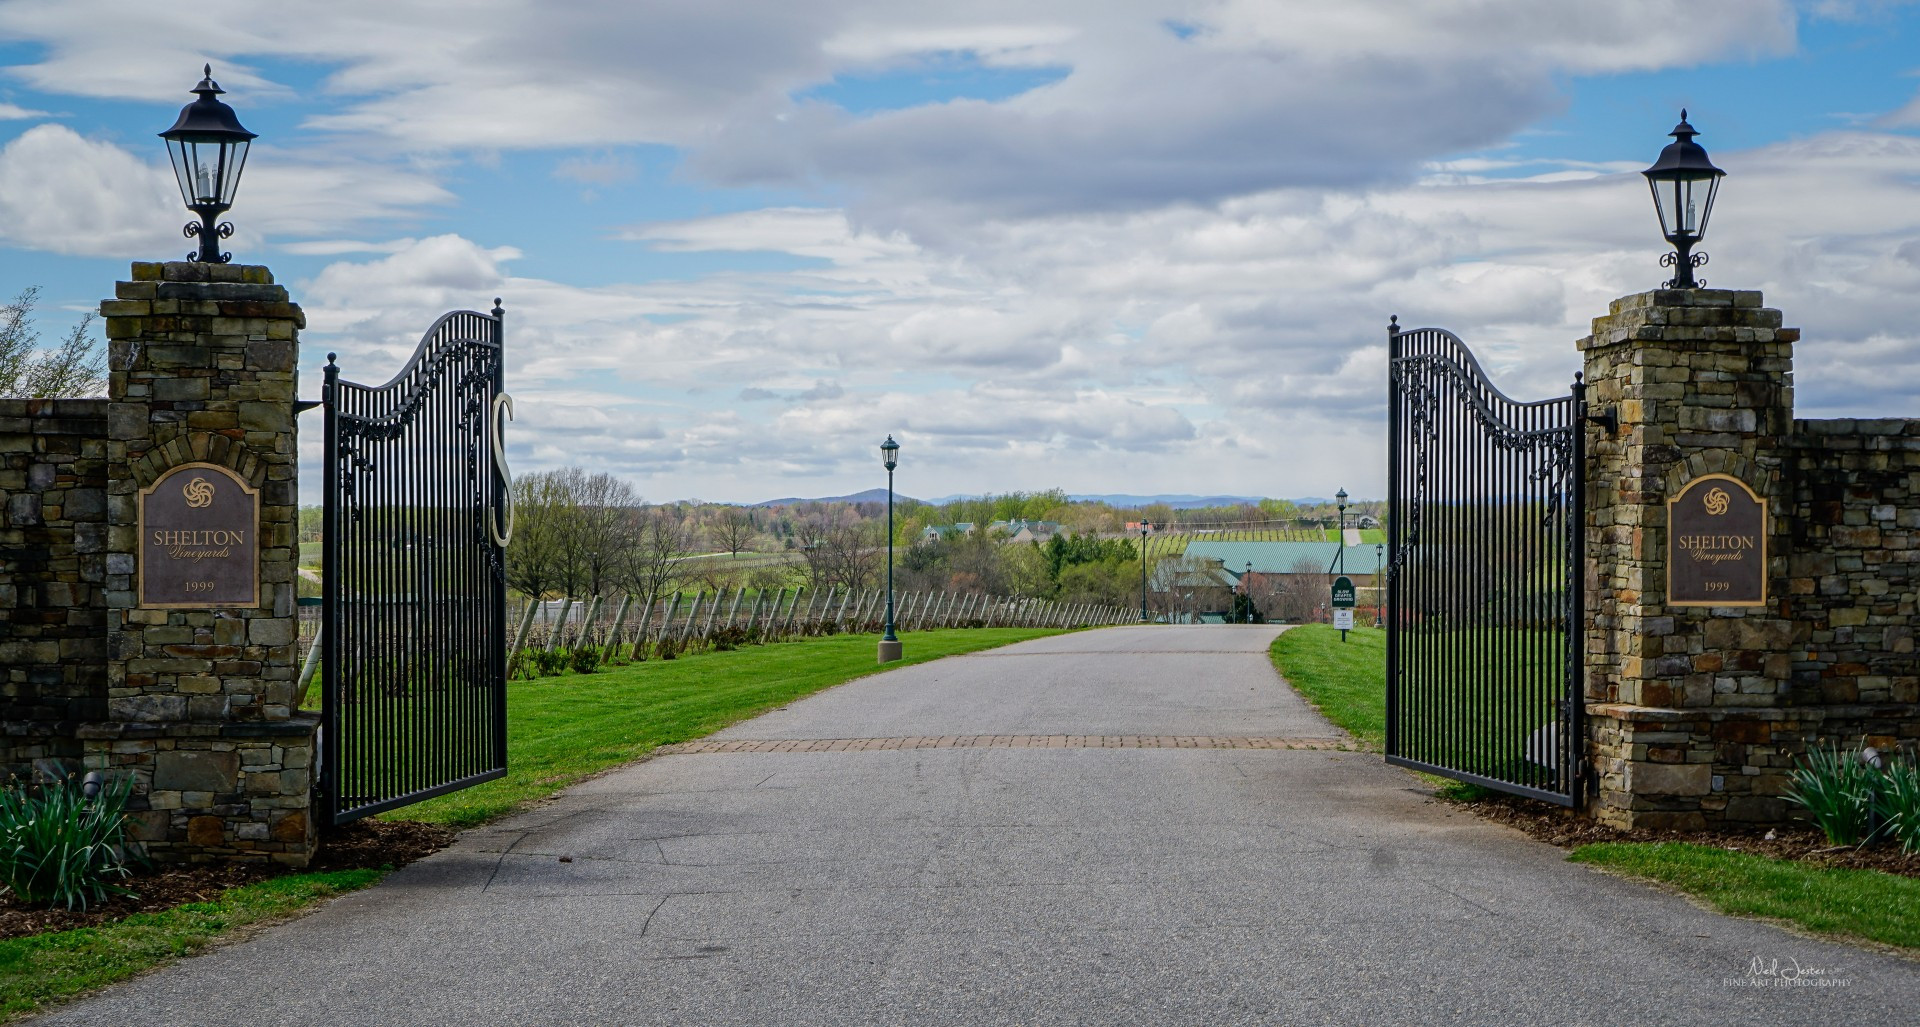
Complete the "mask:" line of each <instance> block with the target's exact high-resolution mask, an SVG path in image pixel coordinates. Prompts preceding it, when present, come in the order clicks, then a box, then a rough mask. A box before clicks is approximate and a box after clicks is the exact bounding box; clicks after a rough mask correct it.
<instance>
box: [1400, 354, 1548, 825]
mask: <svg viewBox="0 0 1920 1027" xmlns="http://www.w3.org/2000/svg"><path fill="white" fill-rule="evenodd" d="M1389 356H1390V360H1389V371H1388V379H1389V381H1388V393H1389V397H1390V402H1389V407H1388V422H1389V423H1388V430H1389V436H1390V442H1389V447H1390V452H1389V456H1388V460H1389V476H1390V477H1389V484H1388V521H1387V527H1388V538H1389V541H1390V543H1391V552H1392V563H1391V565H1390V569H1389V575H1388V578H1387V582H1388V585H1387V761H1388V762H1389V763H1395V764H1399V765H1401V766H1405V767H1412V768H1414V769H1416V770H1424V771H1428V772H1431V773H1435V774H1441V775H1444V776H1447V777H1451V778H1456V779H1458V780H1462V781H1469V782H1473V783H1475V784H1480V785H1484V786H1486V787H1489V788H1495V789H1499V790H1501V791H1506V792H1516V793H1519V794H1521V795H1528V796H1532V797H1534V798H1538V799H1545V800H1548V801H1550V802H1556V803H1560V804H1562V805H1568V806H1577V805H1579V804H1580V801H1581V797H1582V796H1581V792H1582V779H1583V771H1582V765H1581V764H1582V759H1583V755H1584V754H1583V751H1582V750H1583V748H1584V747H1583V745H1582V743H1581V739H1582V730H1581V703H1580V699H1581V694H1580V685H1579V682H1580V677H1581V654H1582V649H1583V646H1582V640H1581V632H1582V630H1583V628H1582V624H1583V622H1584V620H1585V618H1584V616H1583V615H1582V612H1581V604H1582V591H1581V589H1582V575H1583V573H1584V566H1585V562H1586V561H1585V553H1584V544H1583V543H1584V538H1585V534H1584V530H1583V528H1582V521H1583V520H1584V514H1583V510H1582V498H1581V493H1582V485H1583V479H1582V474H1581V470H1582V468H1583V467H1584V466H1585V453H1584V447H1585V441H1584V432H1583V430H1582V428H1581V425H1582V423H1583V421H1584V419H1585V415H1586V411H1585V403H1586V401H1585V396H1584V392H1585V388H1586V386H1585V385H1583V384H1581V383H1580V381H1579V379H1578V376H1576V377H1575V381H1574V385H1573V388H1572V391H1571V392H1570V394H1568V395H1566V396H1562V397H1558V398H1555V399H1546V400H1540V401H1537V402H1533V403H1521V402H1517V401H1515V400H1512V399H1509V398H1507V396H1506V395H1505V394H1504V393H1502V392H1501V391H1500V390H1499V389H1497V388H1495V387H1494V386H1493V383H1492V382H1491V381H1489V380H1488V378H1487V375H1486V373H1485V372H1484V371H1483V370H1481V368H1480V362H1479V361H1478V360H1476V359H1474V356H1473V353H1472V352H1471V351H1469V350H1468V349H1467V347H1466V344H1465V343H1463V342H1461V341H1460V339H1459V337H1458V336H1455V335H1454V334H1453V333H1451V332H1447V331H1443V330H1441V329H1437V328H1418V329H1411V330H1402V329H1401V328H1400V327H1399V324H1398V319H1397V318H1396V319H1395V324H1394V325H1393V326H1392V327H1391V328H1390V329H1389Z"/></svg>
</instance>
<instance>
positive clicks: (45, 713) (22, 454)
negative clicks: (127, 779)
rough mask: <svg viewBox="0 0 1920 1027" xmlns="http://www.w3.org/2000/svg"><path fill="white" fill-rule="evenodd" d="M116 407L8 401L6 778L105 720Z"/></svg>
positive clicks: (0, 407) (2, 757)
mask: <svg viewBox="0 0 1920 1027" xmlns="http://www.w3.org/2000/svg"><path fill="white" fill-rule="evenodd" d="M106 428H107V402H106V400H104V399H60V400H52V399H40V400H35V399H0V780H4V779H5V778H7V777H8V776H10V775H16V774H17V775H20V776H22V777H26V776H29V775H31V774H32V773H34V772H35V770H38V771H40V772H41V773H42V774H56V773H65V772H69V771H70V770H71V769H73V768H77V767H78V766H79V762H80V759H79V758H80V755H81V749H80V742H79V739H78V736H77V734H76V732H77V730H78V727H79V725H80V724H81V723H82V722H85V721H92V720H98V719H100V718H101V717H102V716H104V715H105V713H106V699H107V673H106V631H105V628H106V609H105V597H104V596H103V594H102V592H101V589H102V586H103V585H104V584H105V581H106V575H107V569H108V559H107V552H106V550H107V545H106V542H107V539H106V533H107V531H106V522H107V508H106V495H107V460H106Z"/></svg>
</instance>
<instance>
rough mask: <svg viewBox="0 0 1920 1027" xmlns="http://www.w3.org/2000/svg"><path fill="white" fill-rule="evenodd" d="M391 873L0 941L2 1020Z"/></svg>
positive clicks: (288, 881)
mask: <svg viewBox="0 0 1920 1027" xmlns="http://www.w3.org/2000/svg"><path fill="white" fill-rule="evenodd" d="M384 873H385V871H382V870H336V871H330V872H327V873H315V874H289V875H287V876H285V877H276V878H274V879H272V880H270V881H261V882H259V883H257V884H248V885H242V886H240V887H238V888H230V889H228V890H227V891H225V892H222V893H221V894H220V895H219V897H217V898H215V899H213V900H212V901H210V902H194V903H189V904H188V905H185V906H179V907H176V908H174V909H170V910H167V911H165V912H162V913H136V914H134V915H133V916H130V917H127V918H125V919H124V920H119V921H115V922H113V923H109V924H104V925H101V926H99V927H83V928H79V929H77V930H72V931H57V932H54V933H51V934H36V935H30V936H28V937H25V938H13V939H9V940H6V941H0V1020H5V1021H11V1020H14V1019H17V1018H19V1017H21V1016H24V1015H26V1014H28V1013H31V1012H33V1011H34V1010H35V1009H37V1008H39V1006H40V1005H41V1004H42V1003H46V1002H51V1001H57V1000H59V999H63V998H67V997H69V996H72V995H77V994H79V993H81V992H84V991H90V990H92V989H94V988H99V987H102V986H105V985H108V984H112V983H113V982H115V981H119V980H124V979H126V978H128V977H131V976H133V975H134V974H136V973H139V972H140V971H142V970H145V969H147V968H148V967H150V966H153V965H154V964H156V963H160V962H163V961H165V960H168V959H171V958H174V957H176V956H184V955H189V954H191V953H193V952H195V951H198V950H199V949H201V948H203V947H205V946H206V945H207V944H209V943H210V942H213V941H214V940H216V939H218V938H219V937H220V935H222V934H224V933H226V932H227V931H231V930H234V929H236V928H240V927H245V926H247V925H249V924H255V923H261V922H263V921H268V920H274V919H277V918H280V917H284V916H288V915H290V914H292V913H294V912H296V911H298V910H300V909H301V908H302V907H304V906H307V905H310V904H311V903H313V902H316V901H318V900H320V899H323V898H326V897H328V896H330V895H337V894H340V893H341V892H347V891H353V890H354V889H356V888H364V887H366V886H367V885H370V884H372V883H374V882H375V881H378V880H379V879H380V878H381V876H382V875H383V874H384ZM137 883H138V882H135V884H137Z"/></svg>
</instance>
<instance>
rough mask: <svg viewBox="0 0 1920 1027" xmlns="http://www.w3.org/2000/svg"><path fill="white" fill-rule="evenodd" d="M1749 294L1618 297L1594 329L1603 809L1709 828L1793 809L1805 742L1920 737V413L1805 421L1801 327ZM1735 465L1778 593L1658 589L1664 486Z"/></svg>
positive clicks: (1595, 706)
mask: <svg viewBox="0 0 1920 1027" xmlns="http://www.w3.org/2000/svg"><path fill="white" fill-rule="evenodd" d="M1781 325H1782V318H1781V314H1780V312H1779V311H1777V310H1773V309H1769V308H1767V307H1765V306H1764V305H1762V301H1761V296H1760V294H1759V293H1757V292H1745V291H1729V290H1717V289H1699V290H1690V291H1681V290H1660V291H1656V292H1648V293H1641V294H1639V295H1635V296H1628V297H1624V298H1622V299H1619V300H1616V301H1614V303H1613V304H1612V307H1611V309H1610V311H1609V313H1608V314H1607V315H1606V316H1604V317H1600V318H1596V319H1595V320H1594V323H1593V334H1592V335H1591V336H1589V337H1587V338H1585V339H1582V340H1581V341H1580V349H1581V350H1582V351H1583V353H1584V354H1585V358H1586V372H1585V373H1586V378H1587V382H1588V384H1589V385H1590V386H1591V388H1590V391H1589V394H1588V401H1589V403H1590V405H1591V407H1592V409H1593V410H1594V411H1596V412H1598V411H1603V410H1608V409H1611V410H1612V411H1613V412H1614V413H1615V414H1616V415H1617V417H1618V419H1619V427H1618V430H1617V431H1613V432H1608V431H1605V430H1603V429H1599V428H1590V429H1588V430H1589V436H1588V452H1589V454H1590V461H1589V466H1588V469H1587V481H1588V486H1587V489H1588V494H1587V525H1586V530H1587V546H1588V567H1587V581H1586V592H1587V595H1586V604H1587V610H1588V614H1589V620H1588V624H1587V626H1586V647H1587V679H1586V682H1585V689H1586V698H1587V704H1588V705H1587V712H1588V717H1589V721H1588V727H1589V754H1590V758H1591V760H1592V769H1593V773H1594V776H1595V778H1596V782H1597V796H1596V800H1597V801H1596V802H1595V803H1594V806H1593V809H1594V812H1595V815H1596V816H1598V817H1599V818H1600V819H1601V820H1603V821H1605V822H1608V823H1613V824H1616V825H1620V826H1641V827H1656V828H1678V829H1699V828H1704V827H1708V826H1715V825H1718V824H1720V823H1722V822H1742V821H1744V822H1770V821H1778V820H1781V819H1784V818H1786V817H1787V816H1789V815H1790V813H1791V810H1789V808H1788V807H1787V804H1786V803H1785V802H1784V800H1782V798H1781V795H1782V793H1783V792H1784V790H1785V788H1786V784H1787V777H1786V775H1787V773H1788V771H1789V770H1790V769H1791V768H1792V766H1793V764H1794V761H1795V760H1796V759H1797V758H1799V757H1800V756H1801V755H1803V754H1804V753H1805V752H1806V750H1807V748H1808V747H1809V746H1812V745H1816V744H1827V743H1829V742H1839V743H1841V744H1857V743H1859V742H1860V741H1861V740H1862V739H1865V740H1866V741H1868V742H1869V743H1871V744H1877V745H1881V746H1890V745H1897V744H1903V743H1904V744H1912V743H1913V742H1914V741H1915V740H1916V739H1917V738H1920V702H1916V700H1920V695H1916V683H1920V677H1916V674H1917V673H1920V672H1917V671H1916V667H1915V661H1914V655H1913V648H1912V647H1913V628H1914V625H1915V621H1916V611H1915V604H1916V599H1917V598H1920V597H1917V596H1916V588H1917V587H1920V572H1916V569H1915V561H1916V560H1920V546H1917V545H1916V539H1920V506H1917V505H1916V503H1915V499H1914V497H1915V495H1916V490H1917V489H1920V421H1908V420H1900V419H1892V420H1861V421H1795V420H1794V419H1793V363H1792V360H1793V356H1792V350H1793V343H1794V342H1796V341H1797V340H1798V338H1799V334H1800V333H1799V331H1798V330H1797V329H1791V328H1784V327H1782V326H1781ZM1709 473H1722V474H1728V475H1731V476H1733V477H1736V478H1738V479H1740V480H1741V481H1744V482H1745V483H1746V484H1747V485H1748V486H1749V487H1750V488H1752V489H1753V490H1754V491H1755V492H1756V493H1757V494H1759V495H1760V496H1761V497H1762V498H1764V499H1766V500H1767V502H1768V504H1769V536H1768V541H1767V547H1768V548H1767V555H1768V567H1767V577H1768V603H1767V605H1765V606H1763V607H1750V608H1739V607H1726V608H1722V607H1670V606H1668V605H1666V570H1667V568H1666V562H1665V561H1666V502H1667V500H1668V498H1670V497H1671V496H1673V495H1674V494H1675V493H1677V492H1678V490H1679V489H1680V488H1681V487H1682V486H1683V485H1684V484H1685V483H1686V482H1687V481H1689V480H1691V479H1693V478H1696V477H1698V476H1700V475H1703V474H1709Z"/></svg>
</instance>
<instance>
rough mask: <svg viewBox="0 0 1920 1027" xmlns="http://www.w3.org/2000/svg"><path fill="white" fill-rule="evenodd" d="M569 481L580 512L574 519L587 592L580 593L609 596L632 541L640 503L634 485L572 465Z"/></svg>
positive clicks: (575, 544) (579, 558)
mask: <svg viewBox="0 0 1920 1027" xmlns="http://www.w3.org/2000/svg"><path fill="white" fill-rule="evenodd" d="M567 470H568V484H569V488H570V489H571V490H572V492H573V497H574V503H575V506H576V508H577V509H578V511H579V513H578V515H577V516H576V517H575V519H574V522H573V527H574V531H575V532H576V533H577V537H576V539H575V542H574V552H576V553H577V554H578V557H577V558H578V560H579V563H580V573H581V575H582V576H583V578H584V580H585V586H586V591H585V592H583V593H576V594H578V595H590V596H598V595H606V594H607V593H608V592H609V591H611V590H612V588H613V587H614V579H615V577H616V576H617V572H618V568H619V565H620V562H621V550H623V549H625V548H626V546H627V545H628V543H629V539H630V535H629V526H630V524H631V523H632V518H633V513H634V511H635V509H636V508H638V507H639V505H640V498H639V497H638V496H636V495H635V494H634V491H633V486H632V485H630V484H628V483H627V482H626V480H624V479H621V478H616V477H614V476H613V475H611V474H608V473H606V472H604V471H603V472H601V473H599V474H587V473H585V472H583V471H581V470H579V469H578V468H568V469H567Z"/></svg>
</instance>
